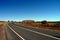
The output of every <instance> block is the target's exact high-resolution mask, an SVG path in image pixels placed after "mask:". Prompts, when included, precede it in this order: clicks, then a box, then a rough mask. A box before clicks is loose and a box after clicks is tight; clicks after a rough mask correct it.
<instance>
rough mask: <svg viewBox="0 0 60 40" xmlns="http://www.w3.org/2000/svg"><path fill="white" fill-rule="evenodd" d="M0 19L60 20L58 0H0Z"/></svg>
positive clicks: (59, 3)
mask: <svg viewBox="0 0 60 40" xmlns="http://www.w3.org/2000/svg"><path fill="white" fill-rule="evenodd" d="M0 20H15V21H21V20H36V21H40V20H47V21H60V0H0Z"/></svg>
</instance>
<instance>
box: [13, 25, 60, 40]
mask: <svg viewBox="0 0 60 40" xmlns="http://www.w3.org/2000/svg"><path fill="white" fill-rule="evenodd" d="M14 26H15V25H14ZM15 27H18V26H15ZM18 28H21V29H25V30H27V31H31V32H34V33H37V34H40V35H44V36H47V37H50V38H54V39H57V40H60V38H57V37H54V36H52V35H48V34H44V33H40V32H37V31H33V30H31V29H27V28H23V27H18Z"/></svg>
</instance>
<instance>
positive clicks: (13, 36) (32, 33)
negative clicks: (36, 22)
mask: <svg viewBox="0 0 60 40" xmlns="http://www.w3.org/2000/svg"><path fill="white" fill-rule="evenodd" d="M5 30H6V35H7V36H6V37H7V40H60V32H53V31H48V30H42V29H34V28H30V27H22V26H17V25H15V24H12V23H11V24H8V25H7V26H6V28H5Z"/></svg>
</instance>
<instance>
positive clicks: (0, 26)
mask: <svg viewBox="0 0 60 40" xmlns="http://www.w3.org/2000/svg"><path fill="white" fill-rule="evenodd" d="M4 26H5V23H1V22H0V40H5V31H4Z"/></svg>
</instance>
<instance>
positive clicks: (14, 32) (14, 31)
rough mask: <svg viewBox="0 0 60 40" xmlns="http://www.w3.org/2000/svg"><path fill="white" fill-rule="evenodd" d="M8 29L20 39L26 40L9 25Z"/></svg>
mask: <svg viewBox="0 0 60 40" xmlns="http://www.w3.org/2000/svg"><path fill="white" fill-rule="evenodd" d="M8 27H9V28H10V29H11V30H12V31H13V32H14V33H15V34H16V35H17V36H18V37H19V38H21V39H22V40H25V39H24V38H23V37H22V36H21V35H19V34H18V33H17V32H16V31H14V30H13V29H12V28H11V27H10V26H9V25H8Z"/></svg>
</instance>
